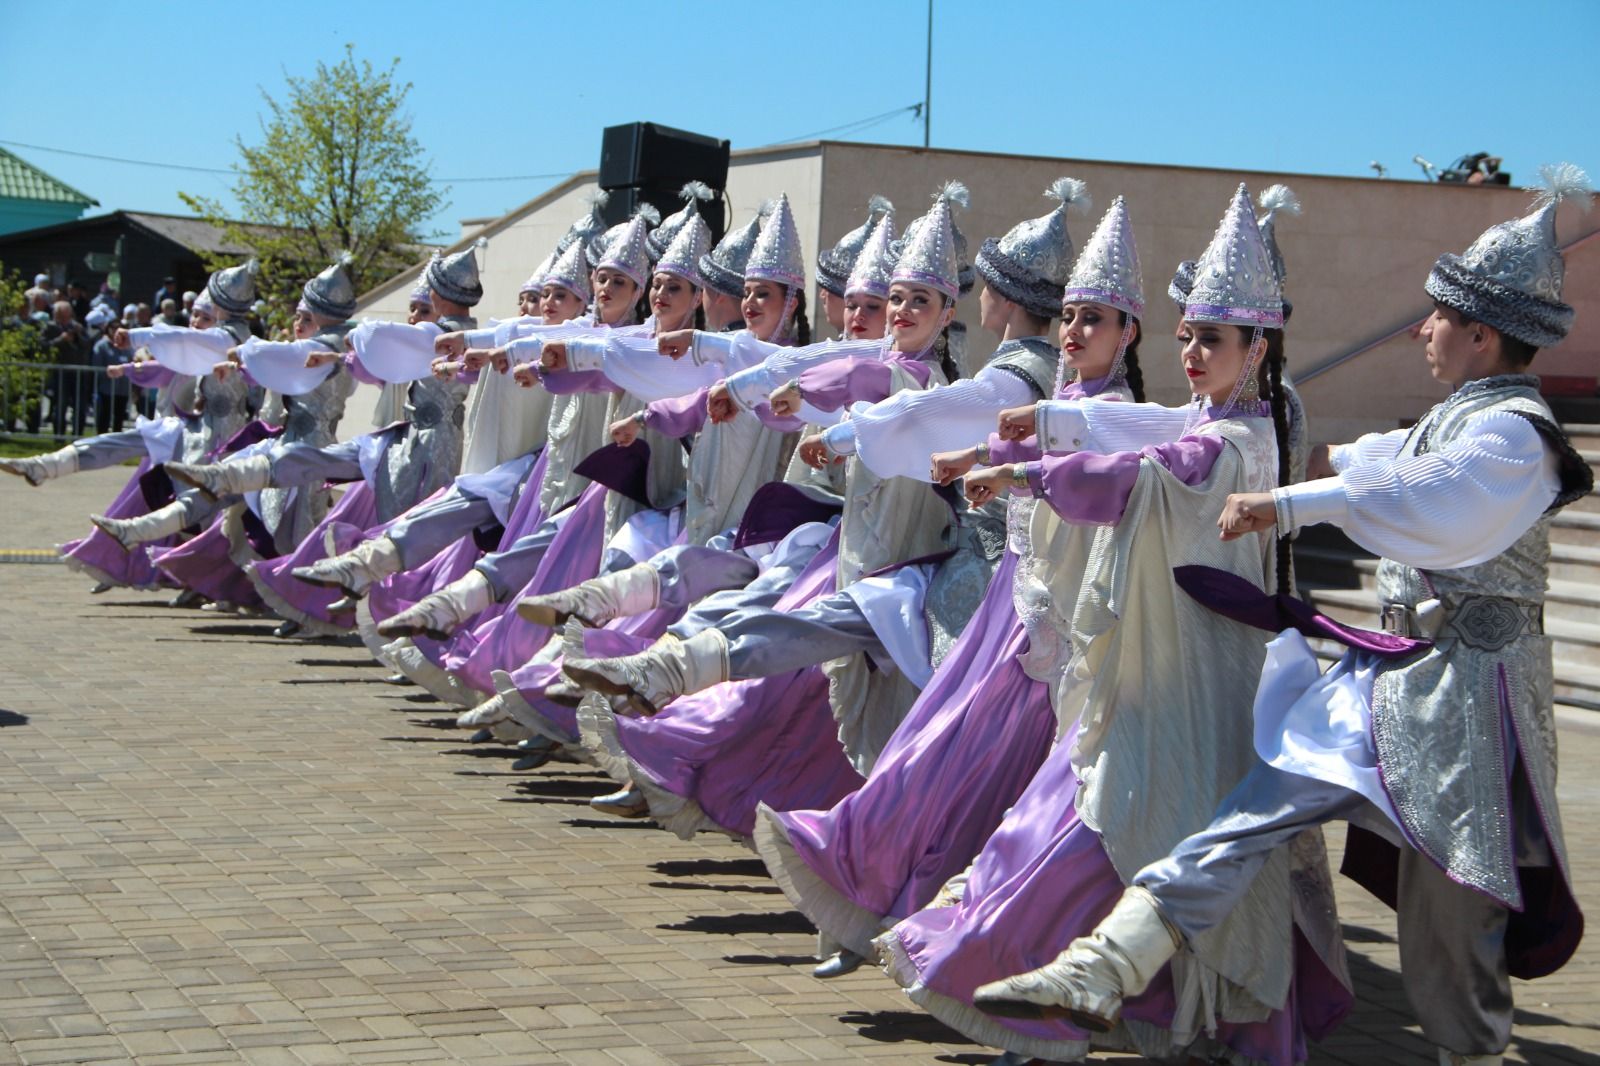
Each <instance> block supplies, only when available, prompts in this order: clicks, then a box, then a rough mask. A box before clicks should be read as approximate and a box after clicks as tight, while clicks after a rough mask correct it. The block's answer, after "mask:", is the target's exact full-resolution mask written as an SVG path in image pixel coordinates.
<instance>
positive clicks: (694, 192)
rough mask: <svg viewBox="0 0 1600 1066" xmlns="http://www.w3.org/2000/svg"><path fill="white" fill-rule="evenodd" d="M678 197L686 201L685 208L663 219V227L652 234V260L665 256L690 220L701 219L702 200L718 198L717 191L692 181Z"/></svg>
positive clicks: (702, 183)
mask: <svg viewBox="0 0 1600 1066" xmlns="http://www.w3.org/2000/svg"><path fill="white" fill-rule="evenodd" d="M678 195H679V196H680V197H682V199H683V201H684V204H683V206H682V207H680V208H679V209H678V210H676V211H674V212H673V213H672V214H670V215H668V216H667V217H666V218H664V219H662V220H661V225H659V226H657V227H656V228H655V229H654V230H652V231H651V232H650V236H649V238H648V239H649V241H650V258H652V259H660V258H661V257H662V256H663V255H665V254H666V253H667V249H668V248H670V247H671V246H672V242H673V241H675V240H677V239H678V234H680V233H682V232H683V229H684V227H685V226H687V225H688V224H689V222H690V220H691V219H697V218H700V201H701V200H714V199H716V197H717V193H716V190H715V189H713V188H712V187H711V186H709V185H707V184H706V183H705V182H703V181H691V182H690V183H689V184H687V185H685V186H684V187H683V188H681V189H679V190H678ZM702 221H704V220H702Z"/></svg>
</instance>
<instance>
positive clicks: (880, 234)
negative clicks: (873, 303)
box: [840, 210, 899, 300]
mask: <svg viewBox="0 0 1600 1066" xmlns="http://www.w3.org/2000/svg"><path fill="white" fill-rule="evenodd" d="M895 248H896V243H895V239H894V212H893V211H892V210H891V211H889V212H888V213H887V214H885V215H884V216H883V217H882V218H880V219H878V222H877V225H875V226H873V227H872V234H871V236H869V237H868V238H867V244H866V247H864V248H862V249H861V251H860V252H858V253H857V254H856V262H855V266H854V268H853V269H852V270H851V271H850V276H849V277H848V278H847V279H845V283H844V292H843V293H841V294H840V295H843V296H849V295H850V294H851V293H858V292H859V293H865V294H867V295H868V296H876V297H877V298H878V299H880V300H882V299H885V298H886V297H888V295H889V279H890V278H892V277H894V267H895V264H896V263H897V262H899V256H898V255H896V254H895Z"/></svg>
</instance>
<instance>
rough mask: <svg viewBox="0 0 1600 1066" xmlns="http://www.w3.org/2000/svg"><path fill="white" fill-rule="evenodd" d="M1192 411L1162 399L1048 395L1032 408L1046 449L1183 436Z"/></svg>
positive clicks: (1116, 446) (1134, 446) (1113, 446)
mask: <svg viewBox="0 0 1600 1066" xmlns="http://www.w3.org/2000/svg"><path fill="white" fill-rule="evenodd" d="M1024 402H1026V401H1024ZM1189 413H1190V408H1189V407H1187V406H1184V407H1163V406H1162V405H1161V404H1158V403H1097V402H1095V401H1094V400H1045V401H1042V402H1041V403H1040V404H1039V406H1038V408H1036V409H1035V411H1034V431H1035V433H1037V435H1038V438H1039V447H1040V448H1041V449H1042V450H1043V451H1044V453H1045V454H1046V455H1062V454H1066V453H1069V452H1099V453H1100V454H1102V455H1108V454H1111V453H1113V452H1136V451H1138V450H1139V449H1141V448H1148V447H1151V446H1153V445H1156V444H1165V443H1167V442H1168V441H1175V440H1177V439H1178V438H1179V437H1181V436H1183V432H1184V429H1185V427H1186V426H1187V425H1188V423H1189ZM993 428H994V427H993V426H991V427H990V429H991V430H992V429H993Z"/></svg>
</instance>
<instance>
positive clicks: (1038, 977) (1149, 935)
mask: <svg viewBox="0 0 1600 1066" xmlns="http://www.w3.org/2000/svg"><path fill="white" fill-rule="evenodd" d="M1178 947H1179V942H1178V937H1177V936H1176V935H1174V933H1173V931H1172V929H1171V928H1170V927H1169V926H1168V925H1167V921H1166V919H1165V918H1163V917H1162V916H1161V911H1160V910H1159V909H1158V908H1157V907H1156V901H1155V897H1154V896H1152V895H1151V894H1150V893H1149V892H1148V891H1147V890H1145V889H1143V888H1140V887H1139V886H1137V885H1135V886H1133V887H1132V888H1129V889H1127V890H1125V891H1124V892H1123V893H1122V898H1121V899H1120V900H1118V901H1117V905H1116V906H1115V907H1113V908H1112V909H1111V913H1110V914H1108V915H1106V916H1105V918H1104V920H1102V921H1101V922H1100V924H1099V925H1097V926H1095V929H1094V932H1092V933H1090V934H1089V935H1088V936H1085V937H1079V938H1078V939H1077V940H1074V941H1073V942H1072V943H1071V944H1070V945H1068V946H1067V950H1066V951H1063V952H1062V953H1061V954H1060V955H1058V956H1056V960H1055V961H1054V962H1052V963H1049V964H1048V965H1045V966H1041V967H1039V968H1038V969H1037V970H1029V971H1028V972H1027V973H1021V974H1017V975H1015V976H1014V977H1007V978H1005V979H1004V980H1001V981H992V982H990V983H989V984H986V985H980V986H979V987H978V989H977V991H976V992H974V993H973V996H972V1005H973V1006H975V1007H977V1008H978V1009H979V1010H981V1011H983V1012H985V1013H987V1014H994V1015H998V1016H999V1017H1002V1018H1067V1019H1069V1020H1071V1022H1072V1023H1073V1024H1074V1025H1076V1026H1078V1027H1079V1028H1080V1029H1085V1030H1088V1031H1089V1032H1092V1033H1103V1032H1105V1031H1106V1030H1108V1029H1110V1028H1111V1027H1112V1026H1113V1025H1115V1024H1116V1022H1117V1018H1118V1017H1119V1016H1120V1015H1121V1014H1122V1001H1123V999H1124V997H1127V996H1134V995H1138V994H1139V993H1140V992H1143V991H1144V990H1145V988H1146V987H1148V986H1149V984H1150V982H1151V980H1153V979H1154V978H1155V975H1156V974H1157V973H1158V972H1159V971H1160V970H1161V967H1162V966H1163V965H1164V964H1165V963H1166V962H1167V960H1168V959H1170V958H1172V956H1173V955H1174V954H1176V953H1177V950H1178Z"/></svg>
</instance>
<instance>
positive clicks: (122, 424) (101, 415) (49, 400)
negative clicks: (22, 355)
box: [0, 361, 156, 441]
mask: <svg viewBox="0 0 1600 1066" xmlns="http://www.w3.org/2000/svg"><path fill="white" fill-rule="evenodd" d="M155 394H156V390H155V389H141V388H138V387H137V386H133V385H130V384H129V383H128V381H127V380H126V379H121V380H118V379H115V378H112V377H110V376H108V375H107V374H106V372H105V370H104V369H103V368H101V367H96V366H83V365H76V364H66V363H33V362H7V361H0V435H9V434H17V433H26V434H28V435H30V436H47V437H53V438H55V439H56V440H58V441H68V440H74V439H76V438H78V437H84V436H88V435H90V434H94V433H114V432H117V431H119V430H122V429H124V428H127V427H130V426H132V425H133V424H134V421H135V418H136V416H138V415H140V414H143V415H145V416H147V417H151V416H153V415H154V413H155Z"/></svg>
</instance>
